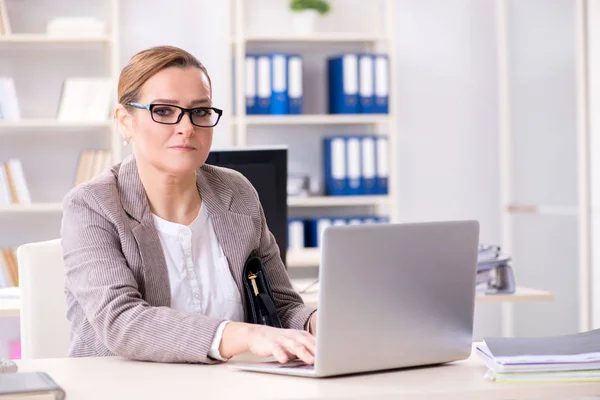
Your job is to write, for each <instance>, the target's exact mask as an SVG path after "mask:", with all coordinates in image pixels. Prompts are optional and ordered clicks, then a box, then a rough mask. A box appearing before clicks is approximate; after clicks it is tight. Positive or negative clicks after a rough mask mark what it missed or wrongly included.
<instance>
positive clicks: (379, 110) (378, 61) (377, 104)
mask: <svg viewBox="0 0 600 400" xmlns="http://www.w3.org/2000/svg"><path fill="white" fill-rule="evenodd" d="M373 58H374V62H373V72H374V74H373V75H374V82H375V83H374V89H375V101H374V104H373V112H374V113H376V114H387V113H388V112H389V92H390V71H389V63H388V56H387V55H386V54H375V55H374V56H373Z"/></svg>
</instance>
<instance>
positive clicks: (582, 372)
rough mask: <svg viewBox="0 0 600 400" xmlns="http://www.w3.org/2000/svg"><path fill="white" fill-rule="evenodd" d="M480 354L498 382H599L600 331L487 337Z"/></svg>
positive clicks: (490, 373) (487, 375)
mask: <svg viewBox="0 0 600 400" xmlns="http://www.w3.org/2000/svg"><path fill="white" fill-rule="evenodd" d="M477 354H478V355H479V356H480V357H481V358H482V359H483V361H484V363H485V364H486V366H487V367H488V372H487V374H486V378H488V379H491V380H493V381H497V382H600V329H596V330H593V331H589V332H584V333H577V334H572V335H564V336H553V337H537V338H485V339H484V341H483V344H481V345H478V346H477Z"/></svg>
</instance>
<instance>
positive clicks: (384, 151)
mask: <svg viewBox="0 0 600 400" xmlns="http://www.w3.org/2000/svg"><path fill="white" fill-rule="evenodd" d="M376 142H377V143H376V145H377V148H376V150H375V151H376V171H375V186H376V190H375V192H376V193H377V194H388V177H389V164H388V138H387V137H385V136H379V137H377V139H376Z"/></svg>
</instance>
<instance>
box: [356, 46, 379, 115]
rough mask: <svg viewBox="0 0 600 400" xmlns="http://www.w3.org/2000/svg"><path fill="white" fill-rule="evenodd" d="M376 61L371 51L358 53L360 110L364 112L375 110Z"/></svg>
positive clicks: (368, 112)
mask: <svg viewBox="0 0 600 400" xmlns="http://www.w3.org/2000/svg"><path fill="white" fill-rule="evenodd" d="M374 61H375V60H374V58H373V54H371V53H361V54H359V55H358V104H359V107H358V110H359V112H360V113H362V114H371V113H374V112H375V94H374V85H375V79H374V66H373V64H374Z"/></svg>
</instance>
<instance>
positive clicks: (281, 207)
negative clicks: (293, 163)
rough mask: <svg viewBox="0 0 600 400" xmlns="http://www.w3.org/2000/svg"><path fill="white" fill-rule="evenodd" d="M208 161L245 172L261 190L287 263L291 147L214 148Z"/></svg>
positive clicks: (261, 196)
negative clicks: (289, 149) (288, 172)
mask: <svg viewBox="0 0 600 400" xmlns="http://www.w3.org/2000/svg"><path fill="white" fill-rule="evenodd" d="M206 163H207V164H210V165H217V166H219V167H226V168H231V169H234V170H236V171H238V172H240V173H241V174H243V175H244V176H245V177H246V178H247V179H248V180H249V181H250V183H251V184H252V185H253V186H254V188H255V189H256V191H257V192H258V197H259V199H260V203H261V204H262V207H263V210H264V212H265V218H266V220H267V226H268V227H269V230H270V231H271V232H272V233H273V236H275V241H276V242H277V245H278V246H279V251H280V253H281V259H282V260H283V264H284V265H286V259H285V255H286V250H287V219H288V214H287V148H286V147H265V148H258V147H257V148H254V147H247V148H244V147H240V148H239V149H237V148H233V149H226V150H225V149H223V150H213V151H211V152H210V154H209V155H208V159H207V160H206Z"/></svg>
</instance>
